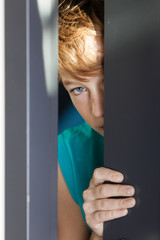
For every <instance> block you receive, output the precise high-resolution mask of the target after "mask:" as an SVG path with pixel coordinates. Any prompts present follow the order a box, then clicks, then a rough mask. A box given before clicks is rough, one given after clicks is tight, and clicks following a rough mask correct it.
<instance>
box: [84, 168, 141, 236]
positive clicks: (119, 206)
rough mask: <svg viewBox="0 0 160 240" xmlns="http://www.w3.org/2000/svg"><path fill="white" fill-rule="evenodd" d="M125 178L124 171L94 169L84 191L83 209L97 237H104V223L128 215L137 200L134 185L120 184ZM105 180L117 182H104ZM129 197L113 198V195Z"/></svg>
mask: <svg viewBox="0 0 160 240" xmlns="http://www.w3.org/2000/svg"><path fill="white" fill-rule="evenodd" d="M123 179H124V176H123V174H122V173H120V172H117V171H114V170H111V169H108V168H104V167H102V168H96V169H95V170H94V173H93V176H92V179H91V181H90V184H89V188H88V189H87V190H85V191H84V192H83V198H84V204H83V209H84V213H85V218H86V222H87V224H88V226H89V227H90V228H91V229H92V231H93V232H94V234H96V235H97V237H103V223H104V222H105V221H109V220H112V219H115V218H120V217H123V216H126V215H127V213H128V208H132V207H133V206H134V205H135V203H136V201H135V199H134V198H133V197H131V196H133V195H134V193H135V189H134V188H133V186H129V185H122V184H118V183H121V182H122V181H123ZM105 181H109V182H113V183H117V184H110V183H107V184H103V183H104V182H105ZM117 196H118V197H127V198H122V199H112V198H111V197H117Z"/></svg>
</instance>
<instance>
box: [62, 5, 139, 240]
mask: <svg viewBox="0 0 160 240" xmlns="http://www.w3.org/2000/svg"><path fill="white" fill-rule="evenodd" d="M58 28H59V62H58V65H59V67H58V68H59V79H60V81H61V82H62V84H63V86H64V87H65V89H66V90H67V92H68V94H69V96H70V98H71V101H72V103H73V105H74V106H75V108H76V109H77V110H78V112H79V113H80V115H81V116H82V117H83V119H84V120H85V122H84V123H83V124H81V125H79V126H75V127H72V128H69V129H67V130H65V131H64V132H63V133H61V134H60V135H59V137H58V240H89V239H90V240H102V239H103V223H104V222H105V221H110V220H112V219H116V218H120V217H124V216H126V215H127V213H128V208H132V207H133V206H134V205H135V199H134V198H133V195H134V191H135V190H134V188H133V186H129V185H122V184H121V183H122V182H123V178H124V177H123V174H122V173H120V172H117V171H113V170H111V169H108V168H104V167H103V165H104V160H103V155H104V1H102V0H90V1H89V0H88V1H87V0H78V1H76V0H74V1H72V0H63V1H59V24H58ZM105 117H107V116H105ZM105 181H107V182H109V183H107V184H103V183H104V182H105ZM114 183H117V184H114ZM117 196H118V197H123V198H114V197H117Z"/></svg>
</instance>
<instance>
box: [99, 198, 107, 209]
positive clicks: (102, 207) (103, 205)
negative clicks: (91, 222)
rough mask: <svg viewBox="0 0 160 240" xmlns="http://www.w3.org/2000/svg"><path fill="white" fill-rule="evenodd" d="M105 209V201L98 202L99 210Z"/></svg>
mask: <svg viewBox="0 0 160 240" xmlns="http://www.w3.org/2000/svg"><path fill="white" fill-rule="evenodd" d="M105 208H106V201H105V200H101V201H100V209H105Z"/></svg>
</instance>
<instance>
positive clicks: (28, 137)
mask: <svg viewBox="0 0 160 240" xmlns="http://www.w3.org/2000/svg"><path fill="white" fill-rule="evenodd" d="M26 150H27V151H26V154H27V158H26V159H27V161H26V171H27V172H26V178H27V179H26V184H27V186H26V190H27V193H26V225H27V226H26V230H27V231H26V234H27V236H26V239H27V240H29V239H30V235H29V232H30V228H29V223H30V221H29V218H30V0H26Z"/></svg>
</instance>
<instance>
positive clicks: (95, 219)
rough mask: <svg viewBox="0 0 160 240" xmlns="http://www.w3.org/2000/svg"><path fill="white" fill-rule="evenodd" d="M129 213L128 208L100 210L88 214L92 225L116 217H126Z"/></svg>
mask: <svg viewBox="0 0 160 240" xmlns="http://www.w3.org/2000/svg"><path fill="white" fill-rule="evenodd" d="M127 214H128V209H119V210H111V211H98V212H95V213H93V214H91V215H89V216H88V218H90V219H89V221H90V226H91V225H94V224H99V223H103V222H106V221H109V220H113V219H116V218H120V217H124V216H126V215H127Z"/></svg>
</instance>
